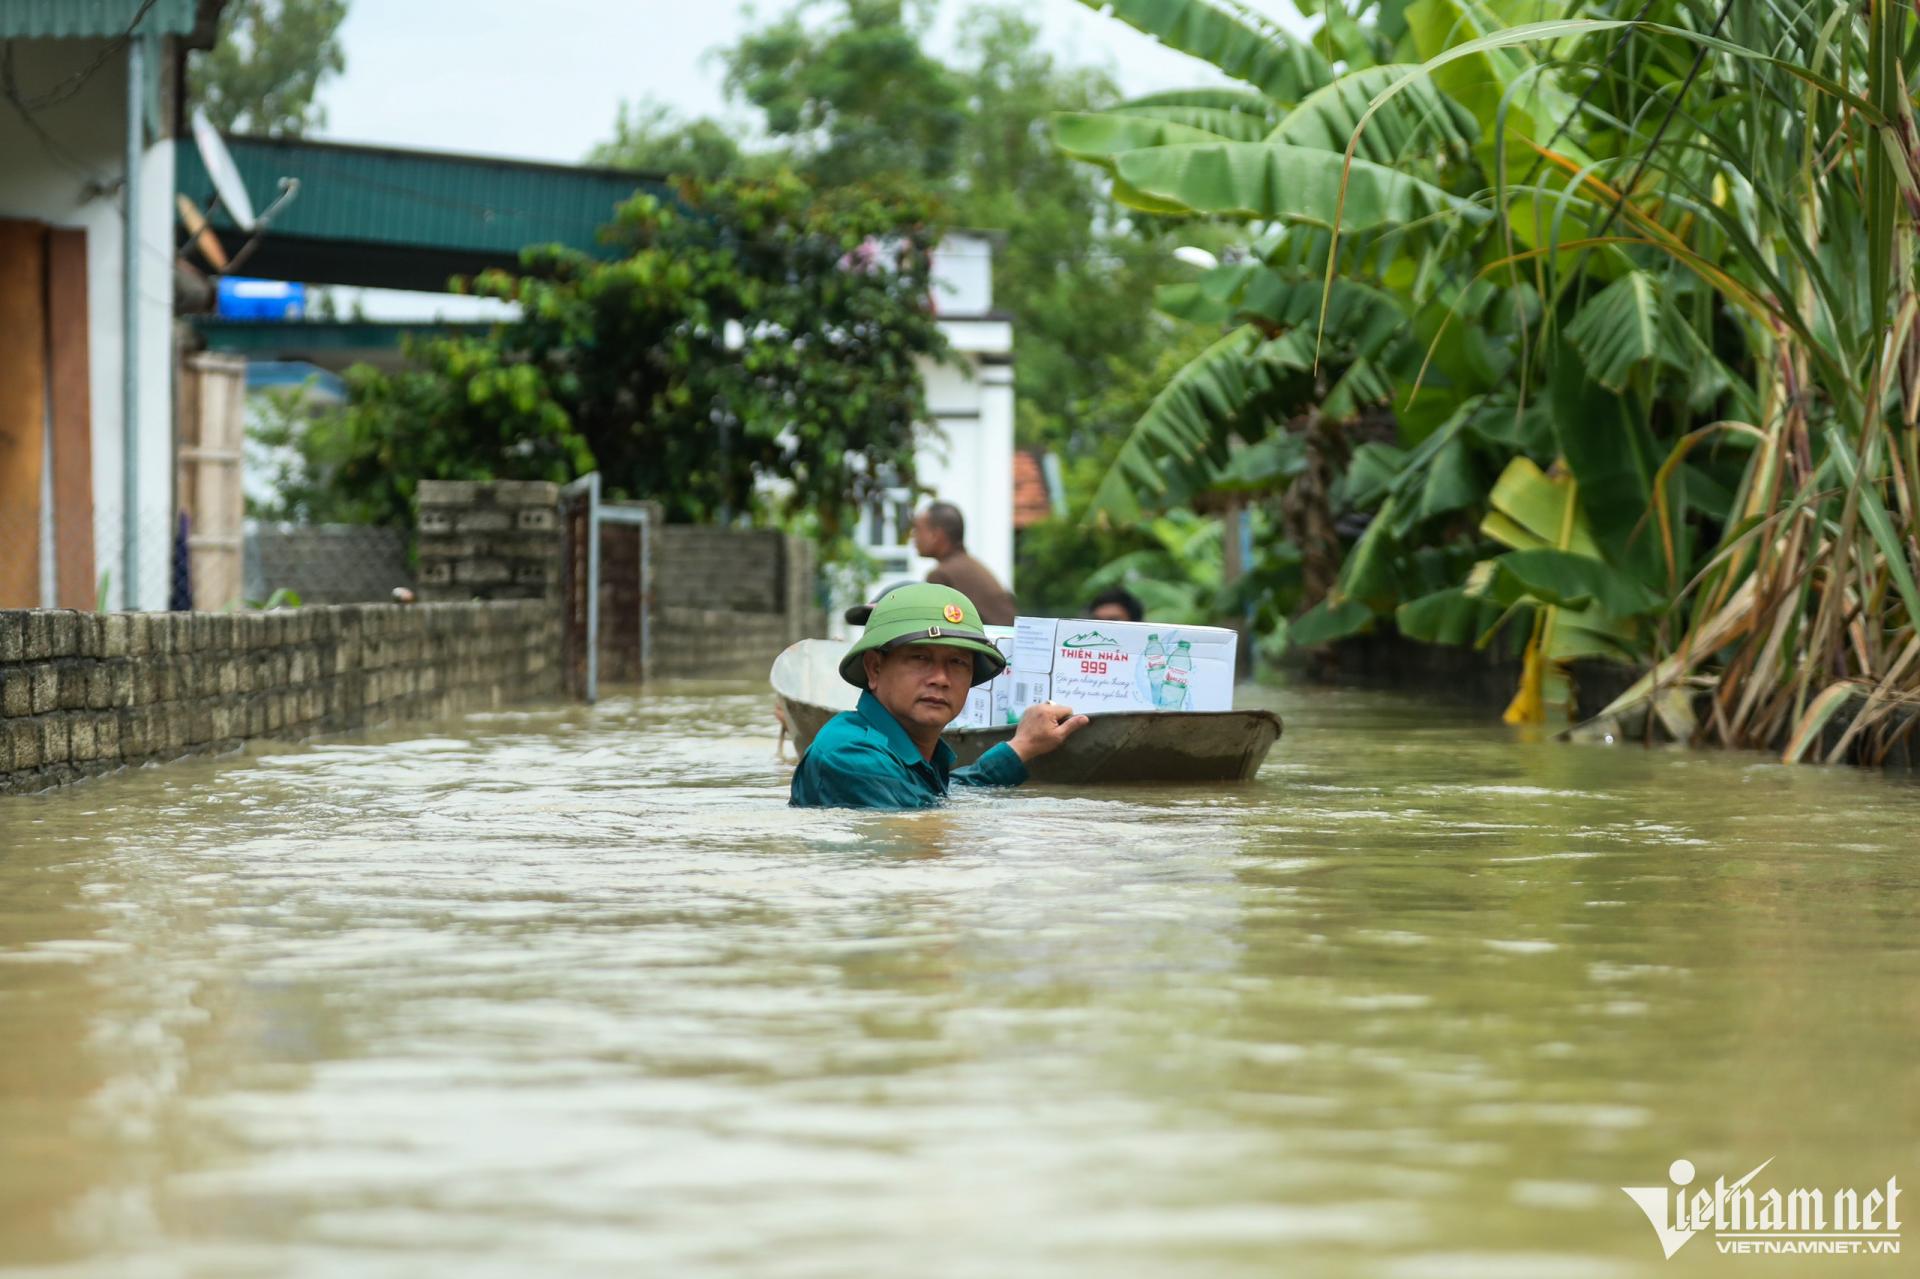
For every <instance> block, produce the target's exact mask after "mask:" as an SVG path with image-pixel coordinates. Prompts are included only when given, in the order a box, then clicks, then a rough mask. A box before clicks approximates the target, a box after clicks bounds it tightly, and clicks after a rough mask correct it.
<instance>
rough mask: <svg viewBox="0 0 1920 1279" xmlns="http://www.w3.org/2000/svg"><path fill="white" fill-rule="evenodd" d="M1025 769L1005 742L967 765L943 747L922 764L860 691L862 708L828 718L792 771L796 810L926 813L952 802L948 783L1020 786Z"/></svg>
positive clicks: (895, 724)
mask: <svg viewBox="0 0 1920 1279" xmlns="http://www.w3.org/2000/svg"><path fill="white" fill-rule="evenodd" d="M1026 780H1027V766H1026V765H1025V764H1023V763H1021V762H1020V757H1019V756H1018V755H1016V754H1015V753H1014V750H1013V747H1011V746H1009V745H1007V744H1006V743H1005V742H1001V743H999V744H998V745H996V746H994V747H992V748H990V749H989V750H988V751H987V753H986V754H984V755H982V756H981V757H980V762H979V763H977V764H969V765H968V766H967V767H965V768H960V769H956V768H955V767H954V766H953V747H951V746H949V745H947V744H946V743H945V742H941V743H940V744H939V745H938V746H935V747H934V748H933V758H932V759H930V760H929V759H923V758H921V756H920V748H919V747H918V746H915V745H914V744H913V739H912V738H910V737H908V736H907V730H906V729H904V728H902V727H900V721H899V720H897V719H895V718H894V717H893V715H892V714H891V713H890V712H889V711H888V710H887V708H886V707H884V706H882V705H881V704H880V699H879V698H877V697H875V696H874V695H873V694H872V693H862V694H860V707H859V709H858V710H851V711H842V712H840V714H838V715H835V716H834V717H833V718H832V719H830V720H828V721H827V723H826V726H825V727H823V728H822V729H821V730H820V732H819V734H818V735H817V736H816V737H815V738H814V739H813V744H812V745H811V746H809V747H807V753H806V754H805V755H804V756H802V757H801V760H800V767H798V768H796V769H795V770H794V771H793V790H792V792H791V799H790V801H789V802H790V803H791V804H792V805H793V806H794V807H795V808H926V807H928V806H930V805H933V804H938V803H939V802H940V801H941V800H943V799H945V798H946V797H947V783H948V782H949V781H952V782H957V783H959V784H960V785H962V786H1018V785H1019V784H1020V783H1021V782H1024V781H1026Z"/></svg>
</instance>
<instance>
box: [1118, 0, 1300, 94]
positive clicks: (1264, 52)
mask: <svg viewBox="0 0 1920 1279" xmlns="http://www.w3.org/2000/svg"><path fill="white" fill-rule="evenodd" d="M1081 3H1083V4H1085V5H1086V6H1087V7H1088V8H1089V9H1095V10H1105V11H1107V12H1110V13H1112V14H1113V16H1114V17H1116V18H1118V19H1120V21H1122V22H1124V23H1126V24H1127V25H1128V26H1130V27H1133V28H1134V29H1135V30H1138V31H1144V32H1146V33H1147V34H1148V35H1150V36H1152V37H1153V38H1154V39H1156V40H1158V41H1159V42H1160V43H1161V44H1164V45H1166V46H1167V47H1168V48H1169V49H1177V50H1179V51H1180V52H1181V53H1189V54H1192V55H1193V56H1194V57H1196V58H1199V59H1200V60H1201V61H1203V62H1211V63H1212V64H1213V65H1214V66H1216V67H1218V68H1219V69H1220V70H1221V71H1223V72H1225V73H1226V74H1227V75H1229V76H1232V77H1233V78H1234V79H1236V80H1243V81H1245V82H1246V83H1248V84H1250V85H1252V86H1253V87H1254V88H1256V89H1258V90H1260V92H1262V93H1264V94H1266V95H1267V96H1268V97H1269V98H1273V99H1274V100H1276V101H1278V102H1283V103H1293V102H1298V101H1299V100H1300V99H1301V98H1303V97H1305V96H1306V95H1307V94H1309V93H1311V92H1313V91H1314V90H1315V89H1317V88H1319V87H1320V86H1321V85H1323V84H1325V83H1326V82H1327V81H1329V80H1331V79H1332V78H1333V69H1332V68H1331V67H1329V66H1328V65H1327V60H1326V59H1325V58H1323V57H1321V56H1320V53H1319V51H1318V50H1316V49H1315V48H1314V47H1313V46H1312V45H1309V44H1303V43H1302V42H1300V41H1299V40H1296V39H1295V38H1294V37H1293V36H1291V35H1289V34H1288V33H1287V32H1286V31H1284V30H1282V29H1281V28H1280V27H1278V26H1276V25H1274V24H1273V23H1271V22H1267V21H1266V20H1264V19H1262V18H1260V17H1258V16H1257V15H1255V14H1253V13H1251V12H1249V11H1248V10H1245V9H1242V8H1240V7H1239V6H1238V5H1232V4H1213V3H1210V2H1209V0H1081Z"/></svg>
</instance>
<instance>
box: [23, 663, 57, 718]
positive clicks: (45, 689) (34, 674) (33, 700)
mask: <svg viewBox="0 0 1920 1279" xmlns="http://www.w3.org/2000/svg"><path fill="white" fill-rule="evenodd" d="M26 672H27V678H28V680H29V681H31V684H32V687H31V689H30V690H29V691H28V698H27V700H28V703H29V706H28V709H30V710H31V711H32V712H33V713H34V714H35V715H45V714H47V713H48V712H49V711H57V710H59V709H60V668H59V667H57V666H55V665H54V664H53V663H52V662H41V663H40V664H39V665H37V666H29V667H27V668H26Z"/></svg>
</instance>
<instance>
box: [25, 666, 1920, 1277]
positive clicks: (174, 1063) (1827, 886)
mask: <svg viewBox="0 0 1920 1279" xmlns="http://www.w3.org/2000/svg"><path fill="white" fill-rule="evenodd" d="M1268 700H1269V701H1270V702H1271V703H1272V704H1274V705H1275V706H1276V708H1277V709H1279V710H1280V711H1281V712H1282V713H1283V714H1284V715H1285V716H1286V719H1287V726H1288V731H1287V736H1286V738H1285V739H1284V740H1283V741H1282V743H1281V745H1280V746H1279V748H1278V749H1277V750H1276V751H1275V754H1274V756H1273V757H1272V758H1271V759H1270V760H1269V762H1268V764H1267V767H1266V769H1265V770H1264V771H1263V772H1262V774H1261V776H1260V777H1259V779H1258V780H1257V781H1256V782H1254V783H1253V784H1251V785H1247V786H1243V787H1237V788H1227V789H1205V788H1184V789H1168V790H1161V791H1154V790H1144V789H1128V790H1115V791H1111V792H1093V791H1089V792H1082V793H1078V794H1076V793H1069V792H1065V791H1048V790H1044V789H1038V788H1033V789H1027V790H1023V791H1020V792H1014V793H1003V794H964V795H961V796H960V797H959V798H958V799H957V800H956V802H955V803H953V804H952V805H951V806H950V807H949V808H947V809H945V810H942V811H938V812H931V813H924V814H916V815H906V816H899V815H881V814H849V813H821V812H804V813H796V812H791V811H789V810H788V809H786V808H785V807H784V800H785V794H786V777H787V770H786V769H785V767H784V766H782V765H780V764H778V763H776V762H775V760H774V758H773V745H774V744H773V740H772V736H771V734H770V732H769V729H770V727H771V719H770V716H769V714H768V708H767V698H766V695H765V693H764V691H763V690H760V689H749V688H747V687H746V686H720V687H715V686H707V687H699V686H682V687H681V688H679V689H678V690H676V691H674V692H670V693H669V692H662V693H651V694H649V695H647V696H645V697H643V698H639V699H626V700H617V701H612V702H608V703H605V704H603V705H602V706H600V707H599V708H597V709H594V710H592V711H587V710H558V711H556V710H549V711H529V712H518V713H505V714H499V715H493V716H482V717H476V718H474V719H471V720H468V721H464V722H461V723H457V724H451V725H442V726H440V727H439V728H438V729H436V730H435V735H431V736H427V735H423V734H421V733H420V732H418V731H415V732H413V733H411V734H400V733H395V734H390V735H388V736H387V737H385V738H380V739H373V740H368V741H355V742H344V743H330V744H325V745H320V746H316V747H312V748H308V749H304V750H296V751H289V752H286V753H281V754H274V755H268V756H264V757H260V758H254V759H237V760H227V761H216V762H204V763H196V764H188V765H182V766H180V767H176V768H171V769H167V770H149V771H147V772H144V773H141V774H139V775H135V776H129V777H123V778H119V779H114V780H111V781H108V782H105V783H102V784H97V785H91V786H86V787H81V788H77V789H74V790H70V791H67V792H65V793H60V794H55V795H51V796H44V797H38V798H32V799H14V800H0V1046H4V1050H3V1051H0V1138H3V1139H4V1142H5V1151H6V1158H5V1159H4V1160H3V1161H0V1264H5V1263H12V1268H10V1269H9V1273H21V1274H44V1275H58V1276H82V1275H84V1276H96V1275H97V1276H108V1275H112V1276H119V1275H168V1276H172V1275H221V1276H226V1275H303V1276H304V1275H352V1276H356V1277H358V1276H385V1275H393V1276H400V1275H407V1276H418V1275H458V1276H461V1277H462V1279H471V1277H473V1276H494V1275H499V1276H525V1275H529V1274H537V1273H540V1272H541V1271H542V1270H543V1269H544V1270H545V1271H547V1272H550V1273H554V1274H565V1275H569V1276H573V1275H595V1274H606V1275H634V1274H648V1275H681V1274H696V1273H710V1274H726V1275H746V1276H815V1275H818V1276H836V1277H837V1276H855V1275H910V1276H920V1275H939V1276H994V1277H996V1279H998V1277H1000V1276H1008V1275H1022V1276H1025V1275H1035V1276H1048V1275H1058V1276H1084V1275H1101V1276H1133V1275H1139V1276H1149V1275H1150V1276H1167V1275H1180V1276H1255V1275H1258V1276H1271V1275H1275V1274H1302V1275H1325V1276H1335V1277H1339V1276H1389V1277H1392V1279H1402V1277H1406V1279H1412V1277H1414V1276H1420V1277H1425V1276H1455V1275H1457V1276H1471V1277H1474V1279H1480V1277H1483V1276H1493V1277H1495V1279H1499V1277H1503V1276H1515V1277H1519V1276H1528V1277H1531V1276H1570V1277H1580V1276H1609V1277H1611V1276H1625V1275H1643V1274H1644V1275H1653V1274H1661V1275H1668V1274H1689V1273H1696V1272H1703V1273H1721V1272H1722V1271H1724V1270H1725V1269H1726V1268H1727V1267H1729V1266H1732V1267H1736V1268H1739V1267H1746V1268H1749V1269H1750V1268H1752V1267H1759V1268H1760V1269H1761V1270H1764V1271H1766V1272H1768V1273H1774V1274H1780V1273H1793V1274H1807V1273H1823V1271H1821V1270H1820V1269H1819V1268H1818V1266H1817V1265H1814V1264H1812V1263H1810V1262H1808V1261H1805V1260H1802V1261H1788V1262H1778V1261H1773V1262H1770V1261H1767V1260H1757V1259H1753V1258H1744V1259H1733V1258H1721V1257H1718V1256H1716V1255H1715V1254H1714V1253H1713V1252H1712V1251H1711V1245H1710V1244H1705V1243H1696V1244H1695V1245H1694V1246H1693V1247H1692V1248H1690V1249H1689V1250H1687V1251H1684V1252H1682V1253H1681V1254H1680V1255H1679V1257H1677V1258H1676V1259H1675V1260H1674V1261H1672V1262H1664V1261H1662V1260H1661V1256H1660V1251H1659V1248H1658V1247H1657V1245H1656V1243H1655V1240H1654V1237H1653V1232H1652V1230H1651V1229H1650V1228H1649V1227H1648V1225H1647V1223H1646V1221H1645V1220H1644V1219H1643V1218H1641V1217H1640V1216H1639V1213H1638V1211H1637V1210H1636V1209H1635V1208H1634V1206H1633V1204H1632V1203H1630V1202H1629V1201H1628V1200H1627V1198H1626V1197H1625V1196H1624V1195H1623V1194H1621V1192H1620V1190H1619V1187H1620V1186H1622V1185H1628V1184H1645V1185H1657V1184H1660V1182H1661V1181H1662V1179H1663V1176H1664V1173H1665V1169H1666V1168H1667V1165H1668V1164H1669V1163H1670V1162H1671V1161H1672V1160H1673V1159H1675V1158H1677V1157H1679V1156H1682V1155H1685V1156H1686V1157H1688V1158H1690V1159H1692V1160H1693V1161H1694V1162H1695V1163H1696V1164H1697V1165H1698V1166H1699V1167H1700V1168H1701V1169H1702V1170H1703V1172H1704V1173H1705V1174H1706V1175H1707V1176H1708V1177H1709V1178H1711V1176H1713V1175H1715V1174H1717V1173H1719V1172H1724V1173H1726V1174H1727V1175H1728V1176H1729V1177H1732V1176H1734V1175H1736V1174H1738V1173H1740V1172H1744V1171H1745V1170H1747V1169H1748V1168H1751V1167H1752V1166H1753V1165H1754V1164H1756V1163H1758V1162H1760V1161H1761V1160H1762V1159H1765V1158H1767V1157H1768V1156H1773V1157H1775V1163H1774V1165H1773V1167H1772V1169H1771V1172H1772V1173H1773V1174H1775V1175H1776V1176H1777V1177H1778V1178H1779V1183H1780V1184H1782V1185H1829V1186H1841V1185H1853V1184H1859V1185H1862V1186H1865V1185H1867V1184H1869V1183H1875V1182H1879V1183H1884V1181H1885V1179H1886V1178H1887V1176H1888V1175H1890V1174H1898V1175H1899V1176H1901V1178H1902V1179H1903V1181H1905V1180H1907V1179H1908V1178H1911V1179H1912V1180H1913V1183H1914V1184H1920V1159H1917V1158H1916V1155H1920V1145H1917V1144H1916V1135H1920V1067H1916V1064H1915V1063H1916V1060H1917V1059H1920V1055H1917V1054H1916V1049H1917V1048H1920V1029H1917V1028H1920V993H1916V992H1920V983H1916V981H1915V978H1916V976H1920V927H1916V924H1917V923H1920V918H1917V917H1920V858H1917V857H1916V852H1917V851H1920V850H1917V849H1916V842H1917V841H1916V839H1915V837H1914V831H1915V829H1916V824H1917V823H1920V788H1913V787H1909V786H1905V785H1902V784H1900V783H1896V782H1890V781H1888V780H1885V779H1882V778H1879V777H1875V776H1871V775H1867V774H1862V773H1855V772H1842V771H1825V770H1817V769H1802V770H1785V769H1782V768H1779V767H1776V766H1774V765H1772V764H1770V763H1767V762H1765V761H1764V760H1759V759H1756V758H1751V757H1733V756H1725V755H1689V754H1677V753H1651V754H1650V753H1644V752H1640V751H1638V750H1618V751H1609V750H1605V749H1599V748H1571V747H1559V746H1529V745H1524V744H1520V743H1518V742H1516V741H1515V740H1513V738H1512V737H1511V736H1510V734H1509V733H1507V732H1506V731H1505V730H1502V729H1499V728H1497V727H1488V726H1486V725H1485V724H1482V723H1479V722H1477V721H1472V720H1468V719H1465V718H1462V717H1460V716H1458V715H1457V714H1456V713H1454V712H1451V711H1444V710H1435V709H1433V708H1429V707H1424V706H1421V705H1418V704H1415V703H1411V702H1408V701H1405V700H1401V699H1394V698H1389V697H1384V696H1380V695H1374V694H1360V693H1352V692H1332V691H1325V690H1300V691H1292V692H1282V693H1276V694H1270V695H1268ZM1826 1264H1827V1265H1829V1266H1837V1267H1848V1268H1850V1270H1857V1271H1858V1272H1859V1273H1861V1274H1885V1273H1890V1272H1892V1271H1893V1270H1895V1269H1898V1267H1899V1264H1900V1263H1899V1262H1889V1261H1887V1260H1885V1259H1878V1258H1858V1259H1851V1260H1838V1261H1836V1260H1832V1259H1827V1260H1826Z"/></svg>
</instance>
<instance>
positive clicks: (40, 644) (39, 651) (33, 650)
mask: <svg viewBox="0 0 1920 1279" xmlns="http://www.w3.org/2000/svg"><path fill="white" fill-rule="evenodd" d="M52 656H53V616H52V614H50V613H46V612H41V611H35V612H31V613H28V614H27V638H26V659H27V660H28V661H29V662H44V661H46V660H47V659H48V658H50V657H52Z"/></svg>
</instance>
